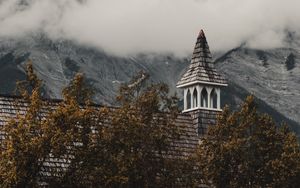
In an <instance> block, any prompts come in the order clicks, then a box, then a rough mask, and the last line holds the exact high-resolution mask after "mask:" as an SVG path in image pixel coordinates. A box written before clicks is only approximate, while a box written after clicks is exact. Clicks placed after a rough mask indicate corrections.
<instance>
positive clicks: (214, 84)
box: [177, 30, 227, 110]
mask: <svg viewBox="0 0 300 188" xmlns="http://www.w3.org/2000/svg"><path fill="white" fill-rule="evenodd" d="M222 86H227V81H226V80H225V79H224V78H223V77H222V76H221V75H220V74H219V73H218V72H217V70H216V69H215V67H214V62H212V56H211V53H210V50H209V46H208V44H207V41H206V37H205V34H204V31H203V30H200V32H199V35H198V37H197V41H196V45H195V48H194V52H193V55H192V59H191V64H190V65H189V67H188V69H187V70H186V72H185V73H184V74H183V76H182V77H181V79H180V80H179V81H178V83H177V87H178V88H183V89H184V97H185V98H184V105H185V106H184V109H185V110H191V109H198V108H204V109H217V110H220V108H221V107H220V87H222ZM214 99H215V100H214Z"/></svg>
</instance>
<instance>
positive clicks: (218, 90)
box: [216, 88, 221, 109]
mask: <svg viewBox="0 0 300 188" xmlns="http://www.w3.org/2000/svg"><path fill="white" fill-rule="evenodd" d="M216 92H217V96H218V102H217V108H218V109H221V89H220V88H217V89H216Z"/></svg>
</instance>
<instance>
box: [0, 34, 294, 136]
mask: <svg viewBox="0 0 300 188" xmlns="http://www.w3.org/2000/svg"><path fill="white" fill-rule="evenodd" d="M299 49H300V48H297V47H293V48H281V49H272V50H265V51H262V50H255V49H249V48H245V47H240V48H236V49H233V50H231V51H229V52H227V53H225V54H222V55H220V56H219V58H218V59H217V60H216V62H217V64H216V67H217V69H218V70H219V71H220V72H221V73H223V74H224V75H225V76H226V77H227V78H228V80H229V87H228V88H226V89H224V91H223V92H222V95H223V96H222V97H223V98H224V100H223V104H224V103H227V104H231V105H232V106H233V107H235V106H236V105H237V104H239V102H241V101H242V100H243V99H244V98H245V97H246V96H247V95H249V94H250V93H253V94H255V96H256V97H257V98H258V99H259V103H260V106H262V111H264V112H268V113H270V114H271V115H273V116H274V118H275V120H276V121H277V122H280V121H286V122H288V123H289V124H290V125H291V127H292V128H293V130H295V131H296V132H297V133H298V134H299V135H300V125H299V124H300V116H299V110H300V75H299V73H300V61H299V60H300V50H299ZM213 55H214V54H213ZM28 59H31V60H32V62H33V65H34V68H35V70H36V71H37V74H38V76H39V77H40V78H41V79H42V80H43V81H44V85H45V87H44V90H45V92H46V95H47V96H48V97H51V98H60V97H61V89H62V88H63V87H64V86H65V85H67V84H68V82H69V81H70V79H72V77H73V76H74V74H75V73H76V72H82V73H84V75H85V77H86V78H87V81H88V83H89V84H90V85H92V86H93V88H95V94H96V96H95V100H96V101H97V102H98V103H102V104H112V105H114V104H115V103H114V101H115V96H116V94H117V91H118V88H119V86H120V84H122V83H125V82H128V81H129V80H130V78H131V77H132V76H133V75H135V74H136V73H137V72H139V71H140V70H144V71H145V72H147V73H149V74H150V78H151V81H153V82H164V83H167V84H168V85H169V87H170V90H171V93H175V92H176V91H177V93H178V96H179V97H181V96H182V91H179V90H176V83H177V81H178V79H179V78H180V76H181V75H182V73H183V72H184V71H185V68H187V66H188V65H189V59H188V58H181V59H180V58H177V57H175V56H173V55H172V54H139V55H135V56H131V57H123V58H121V57H116V56H112V55H109V54H107V53H105V52H104V51H101V50H98V49H94V48H90V47H86V46H82V45H78V44H76V43H74V42H72V41H52V40H49V39H48V38H46V37H45V36H44V35H35V36H34V37H26V38H23V39H18V40H11V39H10V40H8V39H0V85H1V87H0V93H2V94H10V93H12V92H13V90H14V88H15V81H17V80H23V79H24V78H25V74H24V66H25V63H26V61H27V60H28Z"/></svg>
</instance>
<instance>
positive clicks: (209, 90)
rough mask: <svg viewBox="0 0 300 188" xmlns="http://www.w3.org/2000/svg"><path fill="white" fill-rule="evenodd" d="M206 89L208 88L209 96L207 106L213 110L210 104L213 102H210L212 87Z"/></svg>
mask: <svg viewBox="0 0 300 188" xmlns="http://www.w3.org/2000/svg"><path fill="white" fill-rule="evenodd" d="M206 88H207V95H208V101H207V102H208V105H207V107H208V108H211V104H210V102H211V101H210V99H211V98H210V93H211V90H212V87H206Z"/></svg>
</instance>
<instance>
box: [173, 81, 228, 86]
mask: <svg viewBox="0 0 300 188" xmlns="http://www.w3.org/2000/svg"><path fill="white" fill-rule="evenodd" d="M193 84H207V85H216V86H228V84H221V83H216V82H204V81H193V82H190V83H186V84H180V85H177V86H176V87H177V88H181V87H186V86H190V85H193Z"/></svg>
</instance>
